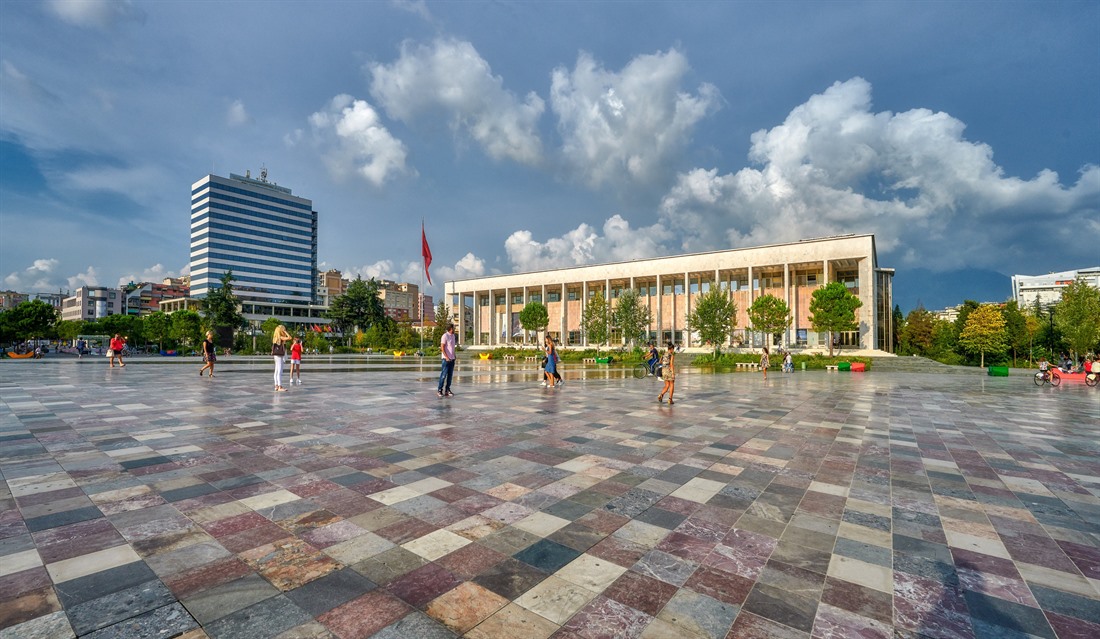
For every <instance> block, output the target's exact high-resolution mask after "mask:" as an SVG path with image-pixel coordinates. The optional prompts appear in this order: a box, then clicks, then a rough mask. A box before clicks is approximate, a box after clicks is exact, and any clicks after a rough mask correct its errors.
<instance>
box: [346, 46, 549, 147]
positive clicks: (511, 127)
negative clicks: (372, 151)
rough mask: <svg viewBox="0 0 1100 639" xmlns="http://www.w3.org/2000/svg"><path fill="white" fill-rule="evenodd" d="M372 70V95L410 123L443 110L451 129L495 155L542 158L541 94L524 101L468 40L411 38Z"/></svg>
mask: <svg viewBox="0 0 1100 639" xmlns="http://www.w3.org/2000/svg"><path fill="white" fill-rule="evenodd" d="M368 70H369V72H370V74H371V78H372V80H371V95H372V96H374V98H375V99H376V100H378V103H379V104H380V105H381V106H382V108H384V109H385V110H386V113H387V114H388V115H389V116H390V117H392V118H394V119H397V120H401V121H402V122H405V123H411V122H413V121H415V120H416V118H418V117H420V116H428V117H431V116H432V115H434V114H436V113H440V112H441V113H443V115H444V117H446V118H447V120H448V122H449V124H450V126H451V127H452V129H454V130H456V131H459V130H461V131H465V132H466V133H467V134H468V135H469V136H470V137H471V138H473V139H474V140H475V141H476V142H477V143H478V144H480V145H481V147H482V148H483V149H484V150H485V152H486V153H487V154H488V155H489V156H490V157H492V158H494V159H511V160H514V161H516V162H521V163H523V164H529V165H534V164H537V163H538V162H540V161H541V157H542V142H541V140H540V139H539V136H538V131H537V125H538V120H539V118H540V117H541V116H542V112H543V110H544V109H545V104H544V103H543V101H542V98H540V97H539V96H538V95H537V94H535V93H534V92H530V93H528V94H527V97H526V98H525V99H524V100H523V101H520V100H519V99H518V98H517V97H516V96H515V94H513V93H512V92H511V91H508V90H506V89H505V88H504V81H503V79H501V78H500V76H496V75H493V72H492V69H491V68H490V67H489V63H488V62H486V61H485V59H483V58H482V57H481V55H480V54H479V53H478V52H477V50H476V49H475V48H474V46H473V45H472V44H470V43H469V42H462V41H458V40H453V39H439V40H436V41H434V42H432V43H431V44H430V45H424V44H421V45H414V44H412V43H409V42H406V43H404V44H403V45H402V46H401V56H400V57H399V58H398V59H397V60H396V61H395V62H394V63H393V64H389V65H387V64H380V63H374V64H371V65H369V67H368Z"/></svg>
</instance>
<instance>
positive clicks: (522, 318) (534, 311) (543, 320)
mask: <svg viewBox="0 0 1100 639" xmlns="http://www.w3.org/2000/svg"><path fill="white" fill-rule="evenodd" d="M519 325H520V326H522V327H523V330H525V331H535V332H536V333H538V332H540V331H545V330H546V327H547V326H549V325H550V313H549V312H548V311H547V310H546V305H545V304H543V303H542V302H527V305H526V306H524V307H523V310H522V311H520V312H519Z"/></svg>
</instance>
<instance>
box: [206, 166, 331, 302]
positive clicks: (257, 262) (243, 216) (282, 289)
mask: <svg viewBox="0 0 1100 639" xmlns="http://www.w3.org/2000/svg"><path fill="white" fill-rule="evenodd" d="M191 195H192V198H191V295H192V296H193V297H197V298H202V297H205V296H206V294H207V293H209V292H210V291H211V290H213V289H216V288H217V287H218V286H220V280H221V277H222V275H223V274H224V273H225V272H226V271H228V270H232V271H233V278H234V282H233V289H234V293H236V295H237V296H238V297H239V298H240V299H241V301H242V302H252V303H256V302H262V303H269V304H301V305H308V304H315V303H317V300H316V299H315V295H316V291H315V288H314V286H313V281H314V276H315V273H316V272H317V212H316V211H314V210H313V202H312V201H311V200H308V199H305V198H300V197H296V196H295V195H293V193H292V192H291V190H290V189H288V188H285V187H281V186H277V185H275V184H274V183H271V182H268V181H266V179H261V180H256V179H253V178H251V177H247V176H240V175H234V174H230V176H229V178H224V177H221V176H217V175H207V176H206V177H204V178H203V179H201V180H199V181H198V182H196V183H195V184H193V185H192V187H191Z"/></svg>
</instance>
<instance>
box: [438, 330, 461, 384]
mask: <svg viewBox="0 0 1100 639" xmlns="http://www.w3.org/2000/svg"><path fill="white" fill-rule="evenodd" d="M455 344H456V341H455V325H454V324H453V323H450V324H447V332H446V333H444V334H443V337H441V338H440V339H439V351H440V355H441V357H442V361H441V366H440V371H439V387H438V389H437V390H436V392H435V394H436V395H439V396H440V397H443V396H444V395H446V396H447V397H454V396H455V394H454V393H452V392H451V377H452V376H453V375H454V372H455Z"/></svg>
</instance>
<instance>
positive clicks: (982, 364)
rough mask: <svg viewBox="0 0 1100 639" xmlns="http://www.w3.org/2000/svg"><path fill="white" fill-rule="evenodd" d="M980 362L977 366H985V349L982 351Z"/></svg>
mask: <svg viewBox="0 0 1100 639" xmlns="http://www.w3.org/2000/svg"><path fill="white" fill-rule="evenodd" d="M981 362H982V363H981V364H980V365H979V368H985V351H982V357H981Z"/></svg>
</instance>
